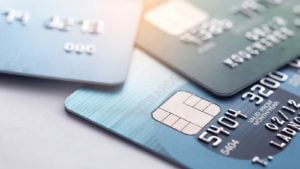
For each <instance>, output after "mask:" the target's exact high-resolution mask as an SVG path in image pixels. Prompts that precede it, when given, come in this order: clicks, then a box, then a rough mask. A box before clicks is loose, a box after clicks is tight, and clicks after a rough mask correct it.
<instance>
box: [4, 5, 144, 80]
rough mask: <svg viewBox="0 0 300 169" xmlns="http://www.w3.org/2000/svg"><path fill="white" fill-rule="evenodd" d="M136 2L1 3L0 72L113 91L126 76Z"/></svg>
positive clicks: (136, 18) (135, 24)
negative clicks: (92, 85) (69, 82)
mask: <svg viewBox="0 0 300 169" xmlns="http://www.w3.org/2000/svg"><path fill="white" fill-rule="evenodd" d="M141 3H142V2H141V1H140V0H134V1H132V0H111V1H107V0H86V1H84V0H74V1H68V0H44V1H34V0H29V1H26V2H25V1H20V0H4V1H3V0H2V1H1V2H0V5H1V6H0V31H1V40H0V43H1V45H0V59H1V62H0V72H2V73H8V74H17V75H25V76H34V77H42V78H50V79H59V80H70V81H79V82H85V83H92V84H105V85H116V84H120V83H122V82H123V81H124V80H125V79H126V76H127V72H128V67H129V62H130V56H131V52H132V47H133V44H134V40H135V37H136V31H137V27H138V21H139V17H140V13H141V8H142V4H141Z"/></svg>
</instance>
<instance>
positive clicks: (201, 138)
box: [0, 0, 300, 169]
mask: <svg viewBox="0 0 300 169" xmlns="http://www.w3.org/2000/svg"><path fill="white" fill-rule="evenodd" d="M141 13H142V0H110V1H108V0H87V1H83V0H74V1H72V3H70V1H66V0H60V1H58V0H45V1H40V2H36V1H33V0H29V1H26V2H22V1H20V0H9V1H8V0H7V1H1V2H0V30H1V32H2V35H1V40H0V41H1V42H2V43H1V45H0V58H1V62H0V72H2V73H8V74H16V75H25V76H33V77H42V78H51V79H59V80H71V81H79V82H85V83H93V84H104V85H117V84H120V83H122V82H124V81H125V79H126V78H128V79H127V80H126V82H125V83H124V84H123V85H121V86H119V87H116V88H109V89H108V88H107V87H101V86H93V87H89V86H87V87H84V88H81V89H78V90H77V91H75V92H74V93H73V94H72V95H71V96H69V97H68V98H67V99H66V101H65V107H66V109H67V110H68V111H69V112H70V113H73V114H75V115H77V116H79V117H81V118H83V119H86V120H87V121H89V122H91V123H93V124H95V125H98V126H101V127H103V128H105V129H107V130H109V131H111V132H113V133H115V134H117V135H118V136H120V137H122V138H124V139H126V140H130V141H132V142H133V143H135V144H137V145H139V146H141V147H143V148H145V149H147V150H149V151H151V152H153V153H155V154H157V155H159V156H161V157H162V158H165V159H167V160H169V161H172V162H174V163H176V164H178V165H180V166H182V167H185V168H195V169H198V168H206V169H215V168H220V169H241V168H243V169H250V168H263V167H267V168H272V169H282V168H297V166H298V155H299V153H298V151H299V149H300V144H299V142H300V138H299V136H298V135H299V132H300V59H299V58H298V57H299V56H300V47H299V42H300V2H299V1H298V0H231V1H226V2H224V1H218V0H210V1H206V0H145V2H144V12H143V17H141V18H142V19H141V23H140V28H139V29H138V25H139V20H140V15H141ZM136 34H137V38H136V37H135V36H136ZM135 39H136V44H137V47H139V48H140V49H141V50H144V52H146V53H147V54H146V53H144V52H143V51H141V50H135V52H134V58H133V61H132V63H131V67H130V71H129V75H128V77H127V72H128V69H129V65H130V55H131V52H132V48H133V45H134V40H135ZM148 54H149V55H150V56H149V55H148ZM151 56H153V57H151Z"/></svg>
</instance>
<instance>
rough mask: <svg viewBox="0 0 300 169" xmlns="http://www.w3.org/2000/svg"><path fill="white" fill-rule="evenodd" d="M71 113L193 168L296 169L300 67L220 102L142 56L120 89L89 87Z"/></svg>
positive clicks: (299, 63) (70, 103)
mask: <svg viewBox="0 0 300 169" xmlns="http://www.w3.org/2000/svg"><path fill="white" fill-rule="evenodd" d="M65 106H66V109H67V110H68V111H69V112H71V113H73V114H76V115H78V116H80V117H82V118H84V119H86V120H88V121H90V122H92V123H94V124H96V125H98V126H101V127H103V128H105V129H107V130H109V131H111V132H113V133H115V134H117V135H119V136H121V137H122V138H125V139H127V140H130V141H132V142H134V143H135V144H137V145H139V146H142V147H144V148H146V149H148V150H150V151H151V152H154V153H156V154H158V155H160V156H161V157H163V158H166V159H168V160H170V161H173V162H175V163H177V164H180V165H182V166H184V167H187V168H206V169H215V168H220V169H241V168H243V169H248V168H263V167H267V168H272V169H282V168H297V166H298V161H299V160H298V155H299V149H300V144H299V143H300V137H299V136H298V132H299V131H300V113H299V112H300V111H299V110H300V60H296V61H294V62H292V63H291V64H290V65H288V66H286V67H285V68H282V69H280V70H278V71H275V72H272V73H269V74H268V76H266V77H264V78H262V79H261V80H260V81H258V82H257V83H256V84H254V85H253V86H252V87H250V88H248V89H246V90H244V91H243V92H241V93H239V94H237V95H235V96H233V97H230V98H220V97H217V96H214V95H211V94H209V93H207V92H206V91H205V90H203V89H201V88H198V87H196V86H195V85H194V84H193V83H191V82H189V81H187V80H185V79H184V78H182V77H181V76H179V75H177V74H176V73H174V72H173V71H171V70H169V69H168V68H166V67H164V66H162V65H161V64H160V63H158V62H157V61H155V60H153V59H151V58H150V57H149V56H147V55H145V54H143V53H141V52H139V51H137V53H136V55H135V56H134V60H133V63H132V67H131V70H130V73H129V77H128V81H127V82H126V83H125V84H124V85H123V86H122V87H120V88H117V89H104V88H103V89H101V88H88V87H86V88H82V89H79V90H77V91H75V92H74V93H73V94H72V95H71V96H70V97H68V98H67V100H66V102H65Z"/></svg>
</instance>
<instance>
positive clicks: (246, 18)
mask: <svg viewBox="0 0 300 169" xmlns="http://www.w3.org/2000/svg"><path fill="white" fill-rule="evenodd" d="M299 9H300V3H299V1H298V0H242V1H241V0H231V1H220V0H210V1H207V0H148V1H147V4H146V10H145V12H144V16H143V22H142V24H141V27H140V30H139V34H138V38H137V44H138V46H139V47H141V48H142V49H143V50H145V51H146V52H148V53H149V54H151V56H154V57H155V58H157V59H158V60H160V61H162V62H163V63H165V64H166V65H167V66H169V67H170V68H173V69H174V70H176V71H177V72H179V73H180V74H182V75H184V76H185V77H187V78H189V79H190V80H192V81H193V82H195V83H196V84H198V85H200V86H202V87H204V88H206V89H208V90H209V91H210V92H212V93H214V94H216V95H219V96H231V95H233V94H235V93H237V92H239V91H241V90H242V89H244V88H246V87H248V86H249V85H251V84H253V83H254V82H255V81H257V80H258V79H260V78H262V77H263V76H265V75H266V74H267V73H269V72H271V71H274V70H276V69H277V68H279V67H281V66H283V65H285V64H286V63H288V62H289V61H291V60H292V59H293V58H296V57H297V56H298V54H299V53H300V50H299V47H298V43H299V40H300V29H299V28H300V19H299V18H300V10H299Z"/></svg>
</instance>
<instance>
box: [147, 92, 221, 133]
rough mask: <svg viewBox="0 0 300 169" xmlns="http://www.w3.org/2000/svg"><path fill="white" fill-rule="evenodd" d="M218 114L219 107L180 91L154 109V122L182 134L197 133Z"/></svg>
mask: <svg viewBox="0 0 300 169" xmlns="http://www.w3.org/2000/svg"><path fill="white" fill-rule="evenodd" d="M219 113H220V107H219V106H217V105H216V104H213V103H211V102H209V101H207V100H205V99H202V98H200V97H197V96H195V95H193V94H191V93H188V92H185V91H180V92H177V93H176V94H175V95H173V96H172V97H171V98H169V99H168V100H167V101H166V102H165V103H164V104H162V105H161V106H160V107H159V108H158V109H156V110H155V111H154V112H153V113H152V116H153V118H154V119H155V120H157V121H159V122H161V123H163V124H165V125H167V126H170V127H172V128H174V129H176V130H178V131H180V132H182V133H184V134H187V135H193V134H196V133H198V132H199V131H200V130H201V129H202V128H203V127H204V126H205V125H206V124H208V123H209V122H210V121H211V120H212V119H213V118H214V117H215V116H217V115H218V114H219Z"/></svg>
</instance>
